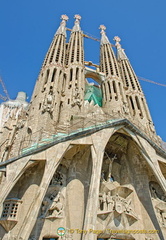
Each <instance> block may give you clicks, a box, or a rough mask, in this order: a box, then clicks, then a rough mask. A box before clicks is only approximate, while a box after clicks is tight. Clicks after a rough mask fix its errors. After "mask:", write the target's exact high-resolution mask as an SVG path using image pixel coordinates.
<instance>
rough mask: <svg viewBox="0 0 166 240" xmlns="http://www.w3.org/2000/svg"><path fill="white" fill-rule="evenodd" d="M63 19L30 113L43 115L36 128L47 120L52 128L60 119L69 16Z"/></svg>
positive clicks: (44, 67) (45, 62) (36, 89)
mask: <svg viewBox="0 0 166 240" xmlns="http://www.w3.org/2000/svg"><path fill="white" fill-rule="evenodd" d="M61 19H62V21H61V23H60V26H59V28H58V30H57V31H56V33H55V35H54V38H53V41H52V43H51V45H50V48H49V50H48V52H47V54H46V57H45V60H44V63H43V66H42V68H41V72H40V74H39V78H38V81H37V82H36V86H35V90H34V93H33V98H32V99H33V101H32V103H33V104H32V106H31V113H30V115H33V114H34V113H35V114H34V115H35V116H37V115H38V114H36V113H37V112H40V114H41V115H42V118H40V119H38V120H36V121H35V122H36V123H37V126H36V128H38V125H40V122H42V121H43V122H44V121H45V124H44V126H45V129H48V128H50V129H51V124H52V123H51V122H54V123H55V122H56V121H57V119H58V114H59V105H60V98H61V90H62V82H63V78H64V68H65V57H66V21H67V20H68V16H66V15H62V16H61ZM33 105H34V106H33ZM38 116H39V115H38Z"/></svg>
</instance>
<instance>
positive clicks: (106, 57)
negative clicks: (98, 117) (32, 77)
mask: <svg viewBox="0 0 166 240" xmlns="http://www.w3.org/2000/svg"><path fill="white" fill-rule="evenodd" d="M100 29H101V43H100V71H101V72H103V73H105V76H106V79H105V81H104V82H103V83H102V91H103V107H104V108H105V110H106V111H107V112H108V113H110V114H113V115H114V114H115V115H121V114H122V113H123V107H122V106H123V103H126V99H125V95H124V93H123V82H122V80H121V75H120V69H119V66H118V62H117V59H116V57H115V54H114V51H113V49H112V46H111V43H110V42H109V40H108V38H107V36H106V33H105V29H106V27H105V26H104V25H100Z"/></svg>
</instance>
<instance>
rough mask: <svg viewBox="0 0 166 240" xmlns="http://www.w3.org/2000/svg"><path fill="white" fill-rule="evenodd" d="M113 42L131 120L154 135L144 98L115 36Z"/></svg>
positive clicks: (118, 39)
mask: <svg viewBox="0 0 166 240" xmlns="http://www.w3.org/2000/svg"><path fill="white" fill-rule="evenodd" d="M114 40H115V41H116V48H117V58H118V61H119V64H120V68H121V74H122V79H123V83H124V86H125V94H126V98H127V102H128V106H129V111H130V115H131V119H133V120H134V121H135V123H140V127H142V128H143V130H145V131H147V133H155V129H154V125H153V122H152V118H151V116H150V112H149V109H148V105H147V103H146V99H145V96H144V94H143V91H142V89H141V86H140V83H139V81H138V78H137V76H136V74H135V72H134V70H133V68H132V66H131V64H130V61H129V59H128V58H127V56H126V54H125V52H124V49H123V48H122V47H121V44H120V41H121V39H120V38H119V37H117V36H116V37H114Z"/></svg>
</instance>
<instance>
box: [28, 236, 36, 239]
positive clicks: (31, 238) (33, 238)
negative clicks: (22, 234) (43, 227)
mask: <svg viewBox="0 0 166 240" xmlns="http://www.w3.org/2000/svg"><path fill="white" fill-rule="evenodd" d="M28 240H36V238H35V237H34V236H32V237H30V238H29V239H28Z"/></svg>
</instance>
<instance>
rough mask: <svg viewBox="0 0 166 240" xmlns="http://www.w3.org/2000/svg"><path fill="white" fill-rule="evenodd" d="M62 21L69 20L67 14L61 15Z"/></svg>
mask: <svg viewBox="0 0 166 240" xmlns="http://www.w3.org/2000/svg"><path fill="white" fill-rule="evenodd" d="M61 19H62V20H65V21H67V20H68V19H69V18H68V16H67V15H66V14H63V15H61Z"/></svg>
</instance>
